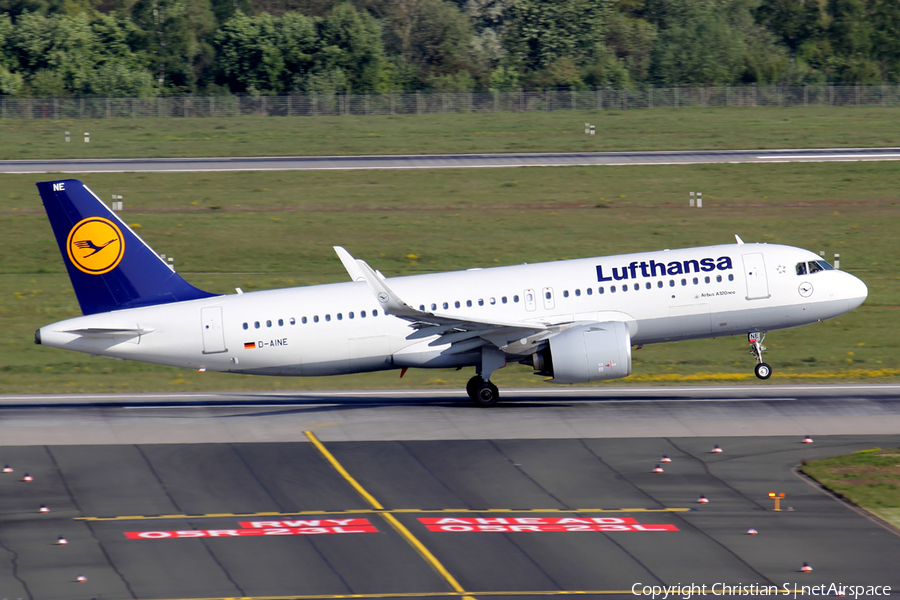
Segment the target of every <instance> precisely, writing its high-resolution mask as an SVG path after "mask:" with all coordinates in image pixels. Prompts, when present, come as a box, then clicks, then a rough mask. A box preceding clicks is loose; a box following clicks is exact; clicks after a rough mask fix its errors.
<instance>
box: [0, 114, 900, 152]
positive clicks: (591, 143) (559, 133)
mask: <svg viewBox="0 0 900 600" xmlns="http://www.w3.org/2000/svg"><path fill="white" fill-rule="evenodd" d="M898 114H900V112H898V109H896V108H881V107H808V108H688V109H654V110H632V111H599V112H590V111H578V112H568V111H559V112H546V113H541V112H537V113H497V114H435V115H421V116H417V115H403V116H372V117H350V116H346V117H316V118H309V117H295V118H283V117H241V118H230V119H133V120H132V119H100V120H73V121H53V120H27V121H0V159H36V158H41V159H48V158H102V157H160V156H166V157H173V156H283V155H338V154H427V153H444V152H453V153H473V152H538V151H541V152H570V151H617V150H693V149H740V148H822V147H843V148H846V147H858V146H859V147H872V146H894V145H897V144H898V141H900V118H898ZM588 121H589V122H591V123H593V124H594V125H596V126H597V135H595V136H586V135H584V123H585V122H588ZM66 131H69V132H71V134H72V142H70V143H65V132H66ZM85 131H87V132H89V133H90V134H91V141H90V143H88V144H85V143H84V142H83V139H84V132H85Z"/></svg>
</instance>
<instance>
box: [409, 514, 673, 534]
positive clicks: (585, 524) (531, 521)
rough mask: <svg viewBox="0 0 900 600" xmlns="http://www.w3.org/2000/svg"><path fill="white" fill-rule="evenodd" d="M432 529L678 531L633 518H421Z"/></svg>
mask: <svg viewBox="0 0 900 600" xmlns="http://www.w3.org/2000/svg"><path fill="white" fill-rule="evenodd" d="M419 522H421V523H422V524H423V525H425V527H426V528H427V529H428V531H436V532H459V533H461V532H481V533H487V532H492V533H514V532H536V533H546V532H559V531H562V532H577V531H678V528H677V527H675V526H674V525H670V524H667V523H662V524H656V523H654V524H644V525H642V524H641V523H638V522H637V520H636V519H633V518H631V517H586V518H580V517H562V518H544V517H497V518H483V517H479V518H455V517H444V518H421V519H419Z"/></svg>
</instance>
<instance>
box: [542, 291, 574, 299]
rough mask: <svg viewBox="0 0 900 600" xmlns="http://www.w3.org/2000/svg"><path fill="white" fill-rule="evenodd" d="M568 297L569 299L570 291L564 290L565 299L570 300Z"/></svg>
mask: <svg viewBox="0 0 900 600" xmlns="http://www.w3.org/2000/svg"><path fill="white" fill-rule="evenodd" d="M547 297H548V298H549V297H550V296H549V295H548V296H547ZM568 297H569V290H563V298H568Z"/></svg>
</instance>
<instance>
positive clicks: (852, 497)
mask: <svg viewBox="0 0 900 600" xmlns="http://www.w3.org/2000/svg"><path fill="white" fill-rule="evenodd" d="M801 470H802V471H803V472H804V473H806V474H807V475H809V476H810V477H812V478H813V479H815V480H816V481H818V482H819V483H821V484H822V485H823V486H825V487H826V488H828V489H829V490H831V491H832V492H834V493H835V494H837V495H839V496H841V497H842V498H846V499H847V500H849V501H850V502H852V503H853V504H856V505H857V506H859V507H862V508H864V509H866V510H867V511H869V512H871V513H872V514H874V515H876V516H878V517H880V518H882V519H884V520H885V521H887V522H888V523H891V524H892V525H894V526H895V527H900V448H894V449H888V450H881V449H879V448H874V449H872V450H863V451H861V452H854V453H853V454H849V455H846V456H835V457H832V458H826V459H824V460H817V461H812V462H806V463H804V464H803V468H802V469H801Z"/></svg>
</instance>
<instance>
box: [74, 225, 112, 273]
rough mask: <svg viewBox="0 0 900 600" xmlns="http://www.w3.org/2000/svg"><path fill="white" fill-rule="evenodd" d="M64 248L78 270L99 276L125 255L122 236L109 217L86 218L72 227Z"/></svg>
mask: <svg viewBox="0 0 900 600" xmlns="http://www.w3.org/2000/svg"><path fill="white" fill-rule="evenodd" d="M66 250H67V251H68V253H69V260H70V261H72V264H73V265H75V267H76V268H78V270H79V271H82V272H84V273H87V274H88V275H103V274H104V273H109V272H110V271H112V270H113V269H115V268H116V266H117V265H118V264H119V262H120V261H121V260H122V256H124V255H125V238H124V237H122V231H121V230H120V229H119V228H118V227H117V226H116V224H115V223H113V222H112V221H110V220H109V219H104V218H103V217H88V218H87V219H82V220H81V221H79V222H78V223H76V224H75V226H74V227H72V231H70V232H69V239H68V240H67V241H66Z"/></svg>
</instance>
